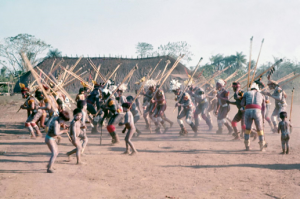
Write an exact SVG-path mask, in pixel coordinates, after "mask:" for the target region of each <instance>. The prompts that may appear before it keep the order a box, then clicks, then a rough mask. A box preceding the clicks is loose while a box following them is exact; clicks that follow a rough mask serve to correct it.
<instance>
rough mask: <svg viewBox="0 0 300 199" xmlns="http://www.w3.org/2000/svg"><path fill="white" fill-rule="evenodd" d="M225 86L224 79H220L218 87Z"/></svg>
mask: <svg viewBox="0 0 300 199" xmlns="http://www.w3.org/2000/svg"><path fill="white" fill-rule="evenodd" d="M218 84H219V85H221V86H225V84H226V82H225V81H224V80H223V79H218V81H217V85H218Z"/></svg>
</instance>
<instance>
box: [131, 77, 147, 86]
mask: <svg viewBox="0 0 300 199" xmlns="http://www.w3.org/2000/svg"><path fill="white" fill-rule="evenodd" d="M145 80H146V77H142V78H141V79H140V80H139V81H138V82H135V83H134V84H137V85H140V84H141V83H143V82H144V81H145Z"/></svg>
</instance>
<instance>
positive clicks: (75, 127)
mask: <svg viewBox="0 0 300 199" xmlns="http://www.w3.org/2000/svg"><path fill="white" fill-rule="evenodd" d="M73 116H74V119H73V120H72V122H71V124H70V136H71V140H72V144H73V145H74V146H75V147H76V148H75V149H73V150H72V151H69V152H68V153H67V155H68V158H69V161H70V156H71V155H72V154H74V153H76V158H77V164H81V163H82V162H81V161H80V154H81V149H82V146H81V143H80V137H82V136H81V135H80V134H82V133H81V130H80V129H81V128H83V129H84V128H85V126H83V125H82V121H81V119H82V110H81V109H79V108H76V109H75V110H74V111H73Z"/></svg>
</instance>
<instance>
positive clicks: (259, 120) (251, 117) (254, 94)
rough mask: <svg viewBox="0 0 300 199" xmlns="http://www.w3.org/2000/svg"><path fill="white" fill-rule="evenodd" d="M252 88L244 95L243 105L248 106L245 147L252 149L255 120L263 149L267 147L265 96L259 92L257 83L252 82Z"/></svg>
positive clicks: (246, 111)
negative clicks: (264, 124) (251, 138)
mask: <svg viewBox="0 0 300 199" xmlns="http://www.w3.org/2000/svg"><path fill="white" fill-rule="evenodd" d="M250 88H251V90H250V91H248V92H246V93H245V94H244V96H243V99H242V102H241V105H242V106H246V110H245V123H246V131H245V141H244V143H245V147H246V150H247V151H249V150H250V140H249V138H250V133H251V127H252V123H253V121H254V123H255V126H256V130H257V134H258V136H259V146H260V150H261V151H263V150H264V148H266V147H267V144H266V143H265V139H264V131H263V123H264V117H263V115H264V110H265V98H264V96H263V95H262V94H261V93H260V92H259V87H258V85H257V84H256V83H252V85H251V87H250Z"/></svg>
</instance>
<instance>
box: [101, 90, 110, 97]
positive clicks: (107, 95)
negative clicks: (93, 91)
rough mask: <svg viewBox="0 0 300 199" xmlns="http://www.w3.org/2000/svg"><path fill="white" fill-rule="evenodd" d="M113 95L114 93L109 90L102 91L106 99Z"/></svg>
mask: <svg viewBox="0 0 300 199" xmlns="http://www.w3.org/2000/svg"><path fill="white" fill-rule="evenodd" d="M111 94H112V92H111V91H110V90H109V89H107V88H104V89H102V95H103V96H104V97H105V98H107V97H109V96H110V95H111Z"/></svg>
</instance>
